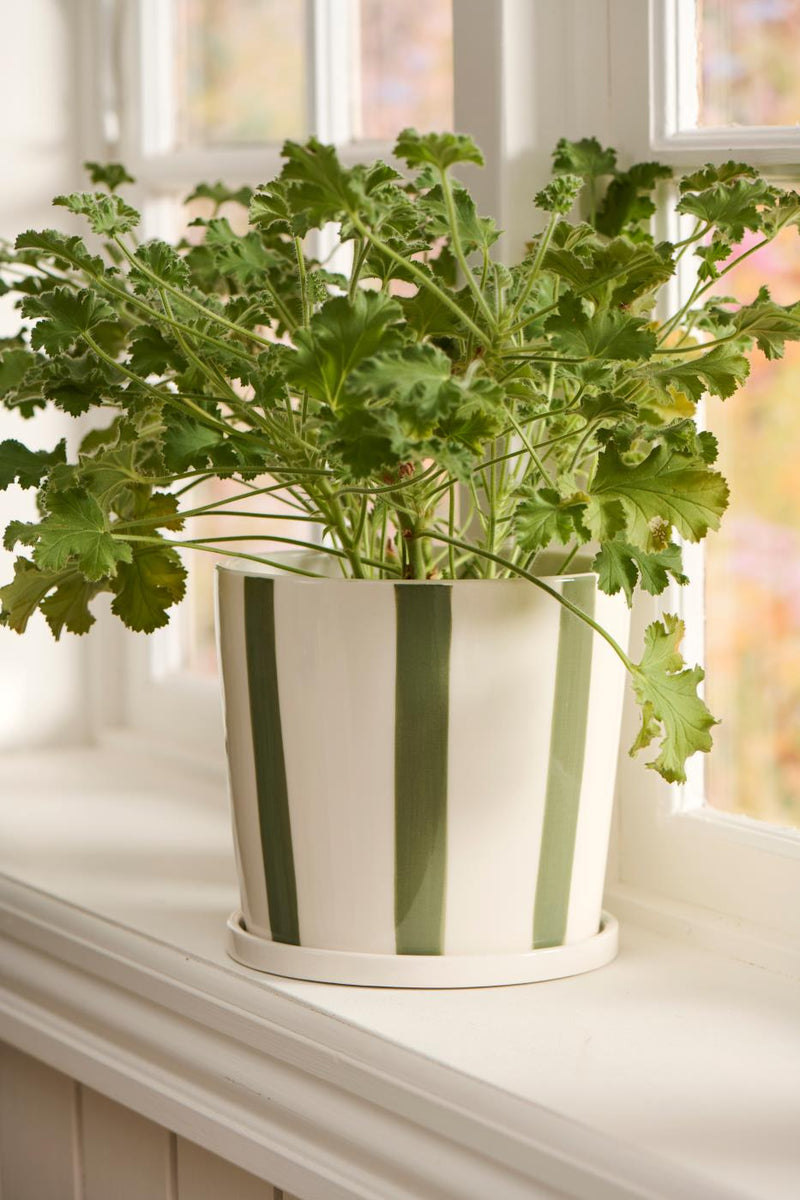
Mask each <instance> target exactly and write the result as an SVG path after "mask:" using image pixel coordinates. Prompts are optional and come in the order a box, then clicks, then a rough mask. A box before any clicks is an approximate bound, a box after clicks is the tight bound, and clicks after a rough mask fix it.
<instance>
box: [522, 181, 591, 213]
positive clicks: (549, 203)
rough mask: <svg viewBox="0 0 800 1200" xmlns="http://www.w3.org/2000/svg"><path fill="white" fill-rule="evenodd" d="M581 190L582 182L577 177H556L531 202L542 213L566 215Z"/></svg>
mask: <svg viewBox="0 0 800 1200" xmlns="http://www.w3.org/2000/svg"><path fill="white" fill-rule="evenodd" d="M582 188H583V180H582V179H581V177H580V176H579V175H557V176H556V177H555V179H551V180H550V182H549V183H548V184H546V185H545V186H544V187H543V188H542V190H541V191H540V192H537V193H536V195H535V196H534V198H533V202H534V204H535V205H536V207H537V208H541V209H543V210H544V212H549V213H564V214H566V213H568V212H569V210H570V209H571V208H572V206H573V204H574V203H575V201H576V200H577V199H578V196H579V195H580V194H581V190H582Z"/></svg>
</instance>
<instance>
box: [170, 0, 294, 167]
mask: <svg viewBox="0 0 800 1200" xmlns="http://www.w3.org/2000/svg"><path fill="white" fill-rule="evenodd" d="M175 4H176V22H177V26H176V28H177V45H176V50H177V53H176V60H175V72H176V76H175V83H176V140H177V144H178V146H182V147H186V146H220V145H246V144H252V143H258V142H280V141H282V140H283V138H286V137H302V136H303V135H304V134H305V132H306V130H307V127H308V116H307V97H306V5H305V4H304V3H303V2H302V0H175Z"/></svg>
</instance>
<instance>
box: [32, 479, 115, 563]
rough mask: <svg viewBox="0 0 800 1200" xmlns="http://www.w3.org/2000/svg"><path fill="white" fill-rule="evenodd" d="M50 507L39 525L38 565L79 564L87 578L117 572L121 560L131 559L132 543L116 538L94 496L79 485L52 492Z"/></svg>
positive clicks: (36, 552) (35, 553)
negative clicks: (79, 487)
mask: <svg viewBox="0 0 800 1200" xmlns="http://www.w3.org/2000/svg"><path fill="white" fill-rule="evenodd" d="M48 506H49V511H48V514H47V516H46V517H45V519H44V520H43V521H42V523H41V525H40V526H39V540H38V542H37V544H36V548H35V550H34V559H35V561H36V564H37V566H39V567H41V568H42V569H43V570H47V571H61V570H63V569H64V568H65V567H66V566H67V565H69V564H71V565H74V566H76V567H77V568H78V569H79V570H80V572H81V574H83V575H84V576H85V577H86V579H89V580H98V579H102V578H103V577H104V576H108V575H114V574H116V571H117V566H118V564H119V563H124V562H130V561H131V558H132V551H131V547H130V545H129V544H128V543H127V542H123V541H119V540H117V539H116V538H114V537H113V536H112V534H111V532H110V530H109V526H108V520H107V518H106V515H105V513H104V512H103V510H102V508H101V507H100V505H99V504H98V502H97V500H95V498H94V496H91V495H88V494H86V493H85V492H81V491H78V490H77V489H74V490H70V491H65V492H54V493H51V494H50V495H49V496H48Z"/></svg>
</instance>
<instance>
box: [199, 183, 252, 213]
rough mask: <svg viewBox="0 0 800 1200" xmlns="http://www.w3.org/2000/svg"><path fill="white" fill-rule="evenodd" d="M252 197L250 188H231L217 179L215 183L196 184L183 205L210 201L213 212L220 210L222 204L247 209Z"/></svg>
mask: <svg viewBox="0 0 800 1200" xmlns="http://www.w3.org/2000/svg"><path fill="white" fill-rule="evenodd" d="M252 197H253V189H252V188H249V187H239V188H231V187H228V185H227V184H226V183H223V182H222V181H221V180H220V179H218V180H217V182H216V183H198V185H197V187H195V188H194V189H193V190H192V191H191V192H190V193H189V195H188V196H187V197H186V199H185V200H184V204H191V203H192V201H193V200H210V201H211V203H212V204H213V205H214V209H215V210H216V209H218V208H221V207H222V205H223V204H240V205H241V206H242V207H243V208H247V206H248V205H249V203H250V201H251V199H252Z"/></svg>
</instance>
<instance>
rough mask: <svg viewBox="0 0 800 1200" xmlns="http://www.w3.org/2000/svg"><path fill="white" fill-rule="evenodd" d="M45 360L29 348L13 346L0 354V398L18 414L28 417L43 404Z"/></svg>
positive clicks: (42, 406)
mask: <svg viewBox="0 0 800 1200" xmlns="http://www.w3.org/2000/svg"><path fill="white" fill-rule="evenodd" d="M44 362H45V360H44V359H43V358H42V357H41V355H38V354H31V352H30V350H26V349H23V348H22V347H17V346H13V347H11V348H10V349H8V350H6V351H4V353H3V354H0V401H1V402H2V403H3V405H4V406H5V407H6V408H9V409H13V410H14V411H15V412H18V413H19V414H20V416H22V417H25V418H30V417H32V416H33V415H34V413H35V412H36V411H37V410H38V409H40V408H44V406H45V399H44V396H43V394H42V367H43V364H44Z"/></svg>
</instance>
